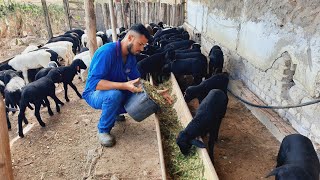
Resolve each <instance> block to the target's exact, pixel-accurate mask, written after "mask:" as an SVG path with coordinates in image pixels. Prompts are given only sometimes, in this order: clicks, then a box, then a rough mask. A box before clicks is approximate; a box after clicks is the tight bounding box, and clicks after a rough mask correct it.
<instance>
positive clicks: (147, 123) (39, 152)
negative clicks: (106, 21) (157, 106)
mask: <svg viewBox="0 0 320 180" xmlns="http://www.w3.org/2000/svg"><path fill="white" fill-rule="evenodd" d="M74 81H75V82H76V86H77V87H78V89H79V91H80V92H82V90H83V87H84V84H83V83H82V82H80V81H79V80H78V79H75V80H74ZM69 94H70V95H69V98H70V102H69V103H65V105H64V106H63V107H62V108H61V113H60V114H59V113H56V112H55V108H54V109H53V112H55V115H54V116H52V117H50V116H49V115H48V113H47V109H46V108H43V109H42V110H41V117H42V119H43V121H44V122H45V123H46V127H45V128H42V127H41V126H40V125H39V124H38V122H37V121H36V119H35V117H34V116H33V115H32V114H31V113H32V112H31V111H29V112H28V114H27V118H28V120H29V122H30V123H32V124H34V126H33V128H32V129H31V131H30V132H28V133H27V134H25V138H23V139H18V140H17V141H16V142H15V143H14V144H13V146H12V149H11V154H12V161H13V168H14V177H15V179H17V180H23V179H28V180H29V179H37V180H38V179H50V180H52V179H110V178H113V179H115V178H119V179H128V178H133V179H161V172H160V164H159V158H158V157H159V155H158V147H157V139H156V133H155V123H154V121H153V119H152V118H151V119H146V120H144V121H143V122H140V123H137V122H135V121H134V120H132V119H130V118H129V117H127V120H126V121H125V122H117V123H116V125H115V127H114V129H113V131H112V134H114V135H115V136H116V138H117V139H116V140H117V144H116V145H115V146H114V147H113V148H103V147H102V146H100V144H99V143H98V142H97V137H96V133H97V129H96V124H97V121H98V119H99V115H100V111H98V110H94V109H92V108H90V107H89V106H88V105H87V104H86V102H85V101H84V100H80V99H79V98H78V96H77V95H76V94H75V92H74V91H73V90H70V89H69ZM62 95H63V93H59V95H58V97H59V99H61V100H62V101H63V102H65V100H64V98H63V96H62ZM51 105H52V107H54V106H53V102H51ZM16 119H17V115H14V116H13V117H12V116H10V120H11V122H12V123H13V126H12V127H13V129H12V130H11V131H10V132H9V135H10V140H12V139H13V138H14V137H16V136H17V133H16V132H17V129H16Z"/></svg>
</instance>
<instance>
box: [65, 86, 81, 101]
mask: <svg viewBox="0 0 320 180" xmlns="http://www.w3.org/2000/svg"><path fill="white" fill-rule="evenodd" d="M69 85H70V86H71V87H72V89H73V90H74V91H75V92H76V93H77V95H78V96H79V98H80V99H82V96H81V94H80V93H79V91H78V89H77V87H76V86H75V85H74V84H73V83H72V82H70V83H69ZM66 92H67V91H66Z"/></svg>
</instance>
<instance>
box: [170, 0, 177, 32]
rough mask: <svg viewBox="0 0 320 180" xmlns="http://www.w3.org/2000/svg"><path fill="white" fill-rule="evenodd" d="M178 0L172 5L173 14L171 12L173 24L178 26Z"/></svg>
mask: <svg viewBox="0 0 320 180" xmlns="http://www.w3.org/2000/svg"><path fill="white" fill-rule="evenodd" d="M176 17H177V16H176V1H175V3H174V4H173V5H172V14H171V24H172V26H177V25H176Z"/></svg>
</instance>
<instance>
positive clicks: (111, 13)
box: [109, 0, 117, 42]
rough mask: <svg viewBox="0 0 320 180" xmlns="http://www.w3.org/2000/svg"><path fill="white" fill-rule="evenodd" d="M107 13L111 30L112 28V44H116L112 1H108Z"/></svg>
mask: <svg viewBox="0 0 320 180" xmlns="http://www.w3.org/2000/svg"><path fill="white" fill-rule="evenodd" d="M109 11H110V19H111V28H112V40H113V42H116V41H117V32H116V17H115V14H114V6H113V0H109Z"/></svg>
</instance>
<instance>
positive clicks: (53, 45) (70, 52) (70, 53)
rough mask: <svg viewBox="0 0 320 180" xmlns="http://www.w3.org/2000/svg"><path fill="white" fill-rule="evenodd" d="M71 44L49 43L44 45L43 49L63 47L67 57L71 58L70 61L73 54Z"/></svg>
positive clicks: (64, 42)
mask: <svg viewBox="0 0 320 180" xmlns="http://www.w3.org/2000/svg"><path fill="white" fill-rule="evenodd" d="M72 45H73V44H72V43H71V42H69V41H58V42H52V43H49V44H46V45H44V46H43V47H47V48H50V47H65V48H67V49H68V52H69V53H68V54H69V55H67V56H69V57H71V59H72V58H73V57H74V54H73V51H72Z"/></svg>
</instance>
